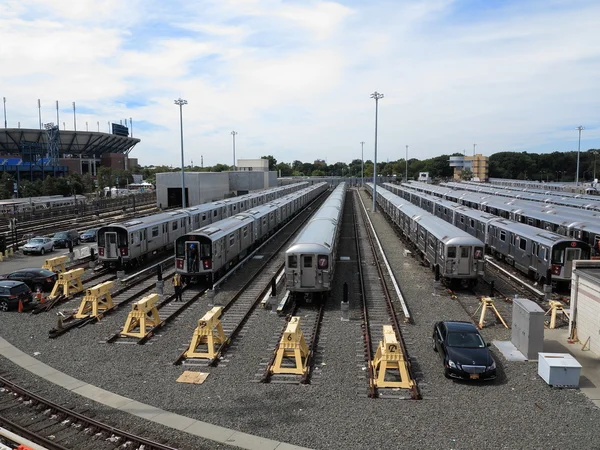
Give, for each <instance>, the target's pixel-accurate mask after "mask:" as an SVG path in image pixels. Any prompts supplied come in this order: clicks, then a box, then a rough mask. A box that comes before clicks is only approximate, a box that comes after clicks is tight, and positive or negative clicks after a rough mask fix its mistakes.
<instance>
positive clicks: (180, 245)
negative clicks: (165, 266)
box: [175, 238, 185, 258]
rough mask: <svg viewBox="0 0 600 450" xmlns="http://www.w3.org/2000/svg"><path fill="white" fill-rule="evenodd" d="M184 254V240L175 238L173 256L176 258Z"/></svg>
mask: <svg viewBox="0 0 600 450" xmlns="http://www.w3.org/2000/svg"><path fill="white" fill-rule="evenodd" d="M184 255H185V240H184V239H183V238H182V239H177V243H176V247H175V256H176V257H177V258H183V257H184Z"/></svg>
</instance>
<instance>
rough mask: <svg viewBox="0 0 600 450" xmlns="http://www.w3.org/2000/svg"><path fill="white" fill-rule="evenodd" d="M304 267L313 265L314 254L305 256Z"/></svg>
mask: <svg viewBox="0 0 600 450" xmlns="http://www.w3.org/2000/svg"><path fill="white" fill-rule="evenodd" d="M302 267H304V268H309V267H312V256H305V257H304V258H303V261H302Z"/></svg>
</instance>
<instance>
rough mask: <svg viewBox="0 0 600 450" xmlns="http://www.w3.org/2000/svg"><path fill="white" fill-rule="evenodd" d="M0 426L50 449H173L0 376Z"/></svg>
mask: <svg viewBox="0 0 600 450" xmlns="http://www.w3.org/2000/svg"><path fill="white" fill-rule="evenodd" d="M0 411H1V412H2V415H1V416H0V425H1V426H2V427H4V428H6V429H8V430H10V431H12V432H14V433H16V434H18V435H20V436H22V437H24V438H26V439H29V440H30V441H32V442H36V443H37V444H38V445H41V446H43V447H45V448H47V449H49V450H66V449H84V448H105V449H115V450H116V449H123V448H127V449H132V450H133V449H140V450H141V449H144V450H175V449H174V448H173V447H169V446H167V445H164V444H161V443H158V442H154V441H151V440H148V439H145V438H144V437H142V436H137V435H135V434H132V433H129V432H127V431H124V430H120V429H119V428H115V427H113V426H111V425H108V424H105V423H103V422H100V421H98V420H96V419H93V418H91V417H88V416H86V415H85V413H86V412H87V411H83V412H77V411H74V410H72V409H68V408H65V407H63V406H61V405H59V404H57V403H54V402H52V401H50V400H48V399H45V398H43V397H41V396H39V395H37V394H35V393H34V392H32V391H30V390H27V389H25V388H23V387H20V386H18V385H17V384H15V383H14V382H12V381H10V380H8V379H7V378H5V377H0Z"/></svg>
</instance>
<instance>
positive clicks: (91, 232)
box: [85, 228, 98, 234]
mask: <svg viewBox="0 0 600 450" xmlns="http://www.w3.org/2000/svg"><path fill="white" fill-rule="evenodd" d="M97 231H98V229H97V228H92V229H91V230H87V231H86V232H85V234H96V232H97Z"/></svg>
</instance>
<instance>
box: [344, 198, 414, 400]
mask: <svg viewBox="0 0 600 450" xmlns="http://www.w3.org/2000/svg"><path fill="white" fill-rule="evenodd" d="M352 192H353V195H352V196H348V197H351V205H352V207H354V206H355V205H356V202H357V198H356V197H357V195H355V194H356V191H352ZM357 206H358V205H357ZM358 208H359V210H360V213H359V214H352V218H351V220H352V221H353V228H354V230H353V231H354V238H355V245H356V253H357V261H358V262H359V264H358V270H359V280H360V290H361V297H362V302H363V303H362V310H363V314H362V320H363V336H364V341H365V360H366V361H365V363H366V364H367V366H368V370H367V377H368V380H367V381H368V389H369V397H371V398H399V399H405V398H411V399H414V400H417V399H420V398H421V393H420V391H419V387H418V384H417V382H416V380H415V376H414V375H413V370H412V364H411V360H410V355H409V354H408V351H407V348H406V344H405V342H404V336H403V333H402V330H401V325H400V322H399V320H398V315H397V313H396V308H395V305H394V301H393V300H392V297H393V294H392V293H391V292H390V289H389V285H390V281H389V275H388V274H386V272H385V271H384V270H383V255H381V254H380V250H379V247H378V246H377V245H376V242H375V238H374V236H373V232H372V230H371V228H370V226H369V225H368V223H367V222H368V216H367V214H366V211H365V208H364V205H363V207H360V206H358ZM402 319H403V320H404V322H405V323H409V322H410V316H407V315H404V316H403V317H402ZM384 325H390V326H391V327H392V329H393V332H394V335H395V338H396V341H397V344H398V346H399V350H400V354H401V355H402V357H403V358H404V360H405V361H406V362H407V372H408V377H409V379H408V380H404V379H401V378H402V377H401V375H400V373H398V371H395V372H392V377H393V379H390V380H389V381H402V382H407V383H410V384H411V386H410V388H408V389H398V388H396V387H380V386H377V383H376V376H375V368H374V367H373V364H372V361H373V360H374V358H375V355H376V351H377V348H378V345H379V343H380V342H382V341H383V339H384V332H383V329H384ZM396 373H398V375H397V376H396ZM386 381H388V380H387V379H386Z"/></svg>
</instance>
